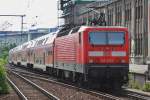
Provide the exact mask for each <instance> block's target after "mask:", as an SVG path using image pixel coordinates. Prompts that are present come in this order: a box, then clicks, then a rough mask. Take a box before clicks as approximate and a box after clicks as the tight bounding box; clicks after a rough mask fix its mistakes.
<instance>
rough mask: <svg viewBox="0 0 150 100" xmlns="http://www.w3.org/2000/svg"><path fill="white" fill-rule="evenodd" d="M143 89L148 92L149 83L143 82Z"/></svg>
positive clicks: (149, 88)
mask: <svg viewBox="0 0 150 100" xmlns="http://www.w3.org/2000/svg"><path fill="white" fill-rule="evenodd" d="M143 91H145V92H150V83H145V84H144V86H143Z"/></svg>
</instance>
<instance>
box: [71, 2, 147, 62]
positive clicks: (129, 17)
mask: <svg viewBox="0 0 150 100" xmlns="http://www.w3.org/2000/svg"><path fill="white" fill-rule="evenodd" d="M149 2H150V0H99V1H95V2H91V3H88V4H86V5H85V6H82V7H80V9H78V10H80V11H79V12H78V13H76V15H75V16H76V17H75V18H76V20H74V23H76V24H78V25H82V24H84V25H93V24H91V21H93V20H98V19H99V18H101V14H103V15H104V19H105V22H106V25H107V26H125V27H128V29H129V33H130V46H131V47H130V55H131V63H136V64H146V63H147V58H149V55H150V53H149V52H150V49H149V48H150V46H149V42H150V41H149V42H148V35H149V34H148V31H149V30H148V24H149V22H148V14H149V12H150V10H148V7H150V6H148V4H149ZM97 22H98V21H97ZM149 40H150V39H149Z"/></svg>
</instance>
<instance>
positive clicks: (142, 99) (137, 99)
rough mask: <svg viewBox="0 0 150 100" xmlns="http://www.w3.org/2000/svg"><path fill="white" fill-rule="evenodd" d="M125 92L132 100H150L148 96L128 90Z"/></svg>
mask: <svg viewBox="0 0 150 100" xmlns="http://www.w3.org/2000/svg"><path fill="white" fill-rule="evenodd" d="M123 92H124V94H125V95H126V96H127V97H128V98H129V99H130V100H150V96H148V95H144V94H140V93H137V92H133V91H130V90H127V89H124V90H123Z"/></svg>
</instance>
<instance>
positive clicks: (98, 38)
mask: <svg viewBox="0 0 150 100" xmlns="http://www.w3.org/2000/svg"><path fill="white" fill-rule="evenodd" d="M124 37H125V33H124V32H90V33H89V42H90V44H92V45H122V44H124V42H125V38H124Z"/></svg>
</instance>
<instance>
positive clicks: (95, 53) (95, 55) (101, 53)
mask: <svg viewBox="0 0 150 100" xmlns="http://www.w3.org/2000/svg"><path fill="white" fill-rule="evenodd" d="M88 56H91V57H98V56H104V52H103V51H89V52H88Z"/></svg>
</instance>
